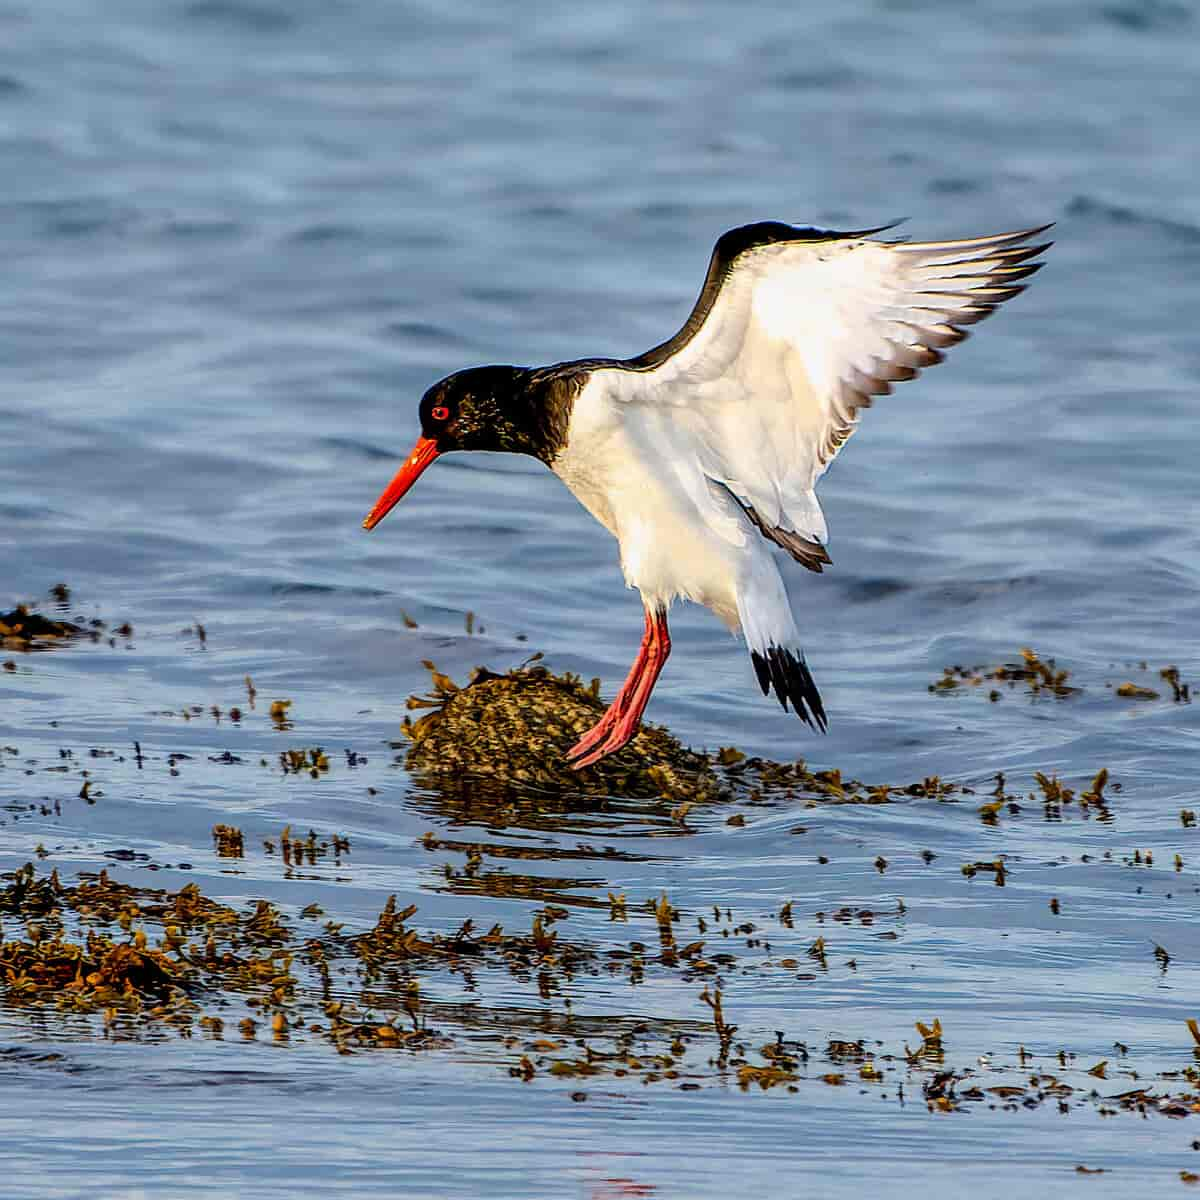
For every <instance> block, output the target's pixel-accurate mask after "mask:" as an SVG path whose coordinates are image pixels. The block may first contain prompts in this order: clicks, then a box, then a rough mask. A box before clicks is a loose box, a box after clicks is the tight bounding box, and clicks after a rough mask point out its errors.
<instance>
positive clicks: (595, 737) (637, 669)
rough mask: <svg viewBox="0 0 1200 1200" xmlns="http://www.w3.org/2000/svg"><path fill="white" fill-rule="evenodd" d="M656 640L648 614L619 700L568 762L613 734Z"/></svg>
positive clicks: (583, 738)
mask: <svg viewBox="0 0 1200 1200" xmlns="http://www.w3.org/2000/svg"><path fill="white" fill-rule="evenodd" d="M653 639H654V623H653V620H652V618H651V616H650V614H649V613H646V631H645V632H644V633H643V634H642V644H641V645H640V646H639V647H638V653H637V658H635V659H634V660H633V666H632V667H631V668H630V670H629V674H628V675H627V676H626V678H625V682H624V683H623V684H621V690H620V691H619V692H618V693H617V698H616V699H615V700H614V701H613V702H612V704H610V705H609V707H608V709H607V711H606V712H605V714H604V716H602V717H601V718H600V720H599V721H597V722H596V724H595V725H593V726H592V728H591V729H589V730H588V731H587V733H585V734H584V735H583V737H581V738H580V739H579V741H578V742H576V743H575V745H574V746H572V747H571V749H570V750H568V751H567V760H568V761H570V760H571V759H572V758H578V757H579V756H580V755H581V754H586V753H587V751H588V750H590V749H591V748H592V747H593V746H594V745H595V744H596V743H597V742H599V741H601V740H603V739H604V738H606V737H607V736H608V735H609V734H610V733H611V732H612V728H613V726H614V725H616V723H617V721H619V720H620V718H621V714H622V713H623V712H624V711H625V710H626V709H627V708H628V707H629V702H630V700H632V699H633V694H634V692H635V691H637V684H638V680H639V679H640V678H641V677H642V672H643V671H644V670H645V669H646V658H647V656H648V654H649V652H650V643H651V641H653Z"/></svg>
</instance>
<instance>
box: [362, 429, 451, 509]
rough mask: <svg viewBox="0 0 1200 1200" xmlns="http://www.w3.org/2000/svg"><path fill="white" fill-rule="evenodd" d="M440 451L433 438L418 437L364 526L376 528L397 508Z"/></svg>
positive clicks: (376, 502)
mask: <svg viewBox="0 0 1200 1200" xmlns="http://www.w3.org/2000/svg"><path fill="white" fill-rule="evenodd" d="M440 453H441V451H440V450H438V447H437V442H435V441H434V440H433V438H427V437H419V438H417V444H416V445H415V446H414V447H413V448H412V453H411V454H410V455H409V456H408V458H406V459H405V460H404V466H402V467H401V468H400V470H398V471H397V472H396V477H395V479H393V480H392V482H391V483H389V484H388V485H387V487H386V488H384V489H383V495H382V496H380V497H379V499H378V500H376V501H375V507H374V508H373V509H371V511H370V512H369V513H367V519H366V520H365V521H364V522H363V528H364V529H374V528H375V526H376V525H378V524H379V522H380V521H382V520H383V518H384V517H386V516H387V515H388V513H390V512H391V511H392V509H393V508H395V506H396V505H397V504H398V503H399V502H400V500H401V499H402V498H403V496H404V493H405V492H407V491H408V489H409V488H410V487H412V485H413V484H414V483H416V482H417V479H418V478H419V477H420V475H421V472H422V471H424V470H425V468H426V467H427V466H429V464H430V463H431V462H433V460H434V459H435V458H437V456H438V455H439V454H440Z"/></svg>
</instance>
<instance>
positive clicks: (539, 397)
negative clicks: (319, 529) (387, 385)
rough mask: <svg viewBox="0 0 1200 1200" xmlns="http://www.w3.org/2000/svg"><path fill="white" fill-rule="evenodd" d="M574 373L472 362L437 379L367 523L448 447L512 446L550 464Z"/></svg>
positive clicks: (560, 441) (561, 438) (562, 436)
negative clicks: (415, 434) (408, 447)
mask: <svg viewBox="0 0 1200 1200" xmlns="http://www.w3.org/2000/svg"><path fill="white" fill-rule="evenodd" d="M573 378H574V377H572V376H566V377H564V376H563V375H562V373H559V374H555V373H553V372H550V373H549V374H547V372H546V371H529V370H526V369H525V368H524V367H472V368H470V369H469V370H466V371H456V372H455V373H454V374H453V375H447V376H446V378H445V379H443V380H442V381H441V382H440V383H435V384H434V385H433V387H431V388H430V389H429V391H427V392H426V393H425V395H424V396H422V397H421V408H420V419H421V436H420V437H419V438H418V439H417V444H416V445H415V446H414V447H413V448H412V451H411V453H410V454H409V456H408V458H406V459H405V460H404V465H403V466H402V467H401V468H400V470H399V471H398V472H397V473H396V477H395V478H394V479H393V480H392V482H391V483H390V484H388V486H387V488H386V489H385V490H384V493H383V495H382V496H380V497H379V499H378V501H376V504H375V507H374V508H373V509H371V512H370V513H369V514H368V516H367V519H366V520H365V521H364V522H363V525H364V526H366V528H367V529H373V528H374V527H375V526H376V525H378V524H379V522H380V521H382V520H383V518H384V517H385V516H386V515H387V514H388V512H390V511H391V509H392V507H393V506H394V505H395V504H396V502H397V501H398V500H399V499H400V498H401V497H402V496H403V495H404V494H405V492H407V491H408V489H409V488H410V487H412V485H413V484H414V483H415V482H416V481H417V478H418V476H420V474H421V473H422V472H423V471H424V470H425V468H426V467H428V466H429V465H430V463H432V462H433V460H434V459H435V458H437V457H438V456H439V455H440V454H445V453H447V452H448V451H450V450H507V451H509V452H510V453H513V454H529V455H532V456H533V457H534V458H537V459H540V460H541V461H542V462H544V463H546V464H547V465H549V464H550V463H552V462H553V461H554V458H555V456H556V455H557V454H558V452H559V451H560V450H561V449H562V447H563V445H564V443H565V442H566V436H567V423H568V422H569V420H570V416H571V404H572V403H573V397H574V390H573V385H572V383H571V380H572V379H573ZM564 379H566V382H564Z"/></svg>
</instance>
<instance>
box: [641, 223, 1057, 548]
mask: <svg viewBox="0 0 1200 1200" xmlns="http://www.w3.org/2000/svg"><path fill="white" fill-rule="evenodd" d="M1043 228H1045V227H1043ZM1040 232H1041V229H1030V230H1025V231H1023V232H1017V233H1004V234H997V235H995V236H992V237H981V238H970V239H966V240H963V241H954V242H877V241H870V240H867V239H864V238H862V237H860V236H857V235H853V236H851V237H850V238H839V237H837V235H831V238H830V240H825V241H817V240H801V241H794V242H793V241H780V242H773V243H770V244H766V245H760V246H755V247H753V248H751V249H747V250H745V251H743V252H741V253H740V254H738V255H737V257H736V258H735V259H734V261H733V263H732V264H731V265H730V266H729V267H728V269H727V271H726V274H725V276H724V279H723V281H722V282H721V283H720V284H719V290H718V291H717V293H716V296H715V299H710V300H709V302H708V303H709V304H710V307H709V309H708V312H707V314H704V315H703V319H702V322H701V323H700V324H699V326H698V328H695V330H694V332H693V333H692V334H691V336H690V338H687V340H686V341H682V340H683V339H684V338H685V337H686V331H687V330H688V328H689V326H694V325H695V320H696V316H697V315H698V314H699V313H700V305H698V306H697V313H696V314H693V318H692V320H691V321H690V322H689V325H688V326H685V327H684V331H682V332H681V334H680V335H679V336H678V337H677V338H676V339H673V340H672V343H667V344H666V345H664V347H662V348H661V349H662V350H663V351H668V350H669V351H670V352H669V353H666V354H665V355H660V356H659V360H658V361H653V357H654V356H655V354H656V352H655V351H651V352H650V353H649V354H648V355H646V356H643V360H641V361H639V360H634V362H633V364H631V365H636V366H637V367H638V369H639V375H640V379H639V386H638V387H637V388H635V389H630V390H629V391H627V392H626V393H625V395H626V397H627V398H628V399H629V400H630V401H631V402H633V403H640V404H648V405H653V406H661V408H660V410H659V415H660V417H666V416H667V413H666V412H664V411H663V410H664V409H669V410H670V421H671V424H672V425H673V427H674V429H673V432H674V433H675V434H676V439H673V440H677V439H678V438H679V437H683V438H685V439H686V440H688V441H689V442H690V443H691V445H692V449H693V450H694V452H695V454H696V457H697V458H698V460H699V461H700V463H701V466H702V470H703V471H704V473H705V474H706V475H707V476H708V477H709V478H711V479H713V480H715V481H717V482H718V483H722V484H724V485H725V486H726V487H728V488H729V489H730V491H732V492H733V493H734V494H735V495H736V496H737V497H738V498H739V499H740V500H741V501H742V502H743V503H744V504H747V505H749V506H750V507H752V508H753V509H754V511H755V514H756V515H757V517H758V519H759V520H760V521H761V523H762V525H763V526H765V527H766V528H767V529H769V528H771V527H775V528H777V529H779V530H781V531H784V532H794V533H798V534H800V535H801V536H802V537H804V538H807V539H809V540H811V541H814V542H817V543H820V544H823V543H824V542H825V540H826V529H825V521H824V517H823V516H822V514H821V509H820V506H819V504H818V503H817V499H816V496H815V494H814V491H813V488H814V486H815V484H816V482H817V480H818V479H819V478H820V477H821V475H822V474H823V473H824V471H825V469H826V468H827V467H828V465H829V463H830V462H831V461H832V459H833V457H834V455H836V454H837V452H838V450H839V449H840V448H841V446H842V445H843V444H844V443H845V441H846V439H847V438H849V436H850V435H851V434H852V433H853V432H854V429H855V428H856V426H857V424H858V414H859V411H860V410H861V409H863V408H865V407H868V406H869V405H870V403H871V397H872V396H875V395H883V394H886V393H888V392H890V391H891V388H890V386H889V384H890V383H892V382H896V381H898V380H904V379H911V378H913V377H914V376H915V375H916V374H917V372H918V371H919V370H920V368H922V367H926V366H931V365H933V364H934V363H937V362H940V361H941V359H942V355H941V353H940V351H941V350H942V349H944V348H945V347H946V346H950V345H953V344H954V343H955V342H959V341H961V340H962V339H963V338H964V337H965V336H966V334H965V332H964V331H963V330H962V328H961V326H964V325H969V324H972V323H973V322H975V321H978V320H981V319H982V318H983V317H986V316H988V315H989V314H990V313H991V312H993V311H994V309H995V307H996V305H998V304H999V303H1001V302H1002V301H1004V300H1007V299H1009V298H1010V297H1012V296H1015V295H1016V294H1017V293H1018V292H1020V291H1022V290H1023V289H1022V287H1020V286H1017V285H1016V281H1017V280H1018V279H1021V278H1023V277H1024V276H1026V275H1030V274H1032V273H1033V272H1034V271H1036V270H1037V269H1038V266H1039V265H1040V264H1032V265H1030V264H1026V263H1025V262H1024V260H1025V259H1027V258H1030V257H1032V256H1033V255H1034V254H1036V253H1038V252H1040V251H1041V250H1043V249H1045V246H1034V247H1030V246H1027V245H1024V244H1023V243H1025V242H1027V241H1028V240H1029V239H1030V238H1031V237H1033V236H1035V235H1036V234H1037V233H1040ZM718 249H719V247H718ZM714 262H716V259H714ZM701 303H704V300H703V297H702V300H701ZM680 341H682V344H681V345H675V343H679V342H680ZM647 362H649V363H650V364H651V365H643V363H647ZM764 532H766V529H764ZM768 536H770V535H769V534H768ZM816 569H819V565H818V567H817V568H816Z"/></svg>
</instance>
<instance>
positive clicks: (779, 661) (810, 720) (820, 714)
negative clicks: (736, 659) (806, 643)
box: [750, 646, 827, 733]
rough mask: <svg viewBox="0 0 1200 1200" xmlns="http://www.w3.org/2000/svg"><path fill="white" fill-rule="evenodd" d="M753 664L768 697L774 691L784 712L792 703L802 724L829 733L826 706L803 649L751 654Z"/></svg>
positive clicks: (779, 648)
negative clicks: (827, 730) (789, 702)
mask: <svg viewBox="0 0 1200 1200" xmlns="http://www.w3.org/2000/svg"><path fill="white" fill-rule="evenodd" d="M750 661H751V662H752V663H753V664H754V671H755V674H757V675H758V684H759V687H761V688H762V691H763V695H764V696H765V695H766V694H767V693H768V692H769V691H770V690H771V689H772V688H774V689H775V695H776V696H777V697H778V699H779V703H780V704H782V705H783V707H784V711H786V710H787V706H788V701H789V700H790V701H791V703H792V708H793V709H794V710H795V713H796V716H798V717H799V718H800V720H802V721H803V722H804V723H805V724H806V725H813V726H815V727H816V728H818V729H820V730H821V732H822V733H824V732H825V728H826V725H827V721H826V719H825V706H824V705H823V704H822V703H821V694H820V692H818V691H817V685H816V684H815V683H814V682H813V677H812V673H811V672H810V671H809V669H808V664H807V663H806V662H805V661H804V655H803V654H802V653H801V652H800V650H799V649H795V650H791V649H789V648H788V647H786V646H768V647H767V648H766V649H765V650H761V651H760V650H751V651H750Z"/></svg>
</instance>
